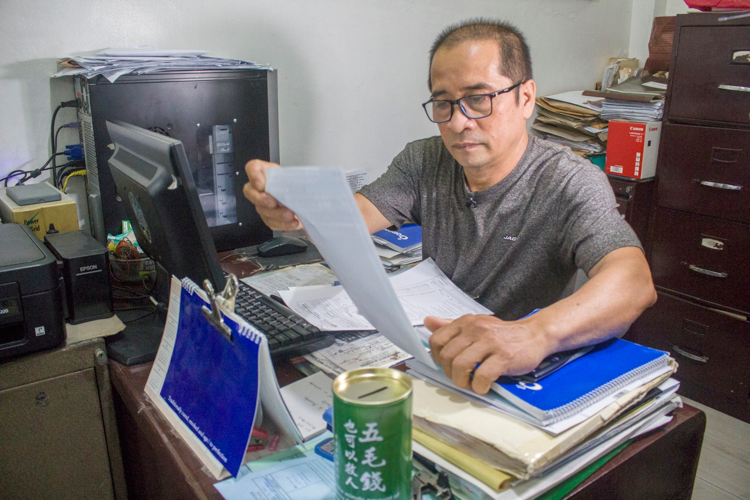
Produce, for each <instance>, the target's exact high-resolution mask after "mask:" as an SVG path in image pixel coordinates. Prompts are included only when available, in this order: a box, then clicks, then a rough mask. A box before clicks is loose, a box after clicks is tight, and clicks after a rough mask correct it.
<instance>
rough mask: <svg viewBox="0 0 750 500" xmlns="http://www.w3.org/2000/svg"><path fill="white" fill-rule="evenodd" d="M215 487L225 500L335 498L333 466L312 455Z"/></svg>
mask: <svg viewBox="0 0 750 500" xmlns="http://www.w3.org/2000/svg"><path fill="white" fill-rule="evenodd" d="M214 487H215V488H216V489H217V490H219V493H221V496H223V497H224V498H225V499H226V500H245V499H251V498H252V499H256V498H263V499H269V500H270V499H273V500H329V499H331V498H335V497H336V482H335V479H334V473H333V462H329V461H328V460H326V459H325V458H323V457H320V456H318V455H315V454H312V455H308V456H306V457H304V458H295V459H292V460H286V461H283V462H279V463H278V464H277V465H274V466H271V467H267V468H265V469H262V470H260V471H258V472H250V473H247V474H245V475H244V476H242V477H241V478H237V479H235V478H231V479H227V480H226V481H222V482H220V483H216V484H215V485H214Z"/></svg>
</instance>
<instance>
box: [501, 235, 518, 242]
mask: <svg viewBox="0 0 750 500" xmlns="http://www.w3.org/2000/svg"><path fill="white" fill-rule="evenodd" d="M503 239H504V240H508V241H516V240H517V239H518V237H517V236H510V235H508V236H503Z"/></svg>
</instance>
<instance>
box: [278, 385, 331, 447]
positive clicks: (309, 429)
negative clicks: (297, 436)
mask: <svg viewBox="0 0 750 500" xmlns="http://www.w3.org/2000/svg"><path fill="white" fill-rule="evenodd" d="M332 383H333V382H332V381H331V379H330V378H329V377H328V375H326V374H325V373H323V372H318V373H316V374H314V375H310V376H309V377H305V378H303V379H301V380H298V381H296V382H294V383H292V384H289V385H287V386H284V387H282V388H281V397H282V398H284V403H286V407H287V408H288V409H289V413H291V414H292V418H293V419H294V423H295V424H297V428H298V429H299V431H300V433H301V434H302V439H304V440H305V441H307V440H308V439H310V438H313V437H315V436H317V435H318V434H320V433H322V432H323V431H324V430H326V422H325V420H323V413H324V412H325V411H326V410H327V409H328V408H330V407H331V406H333V392H332V389H331V384H332Z"/></svg>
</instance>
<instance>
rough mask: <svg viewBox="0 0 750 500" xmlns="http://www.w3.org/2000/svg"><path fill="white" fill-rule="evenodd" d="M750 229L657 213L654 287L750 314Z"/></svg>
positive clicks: (662, 211)
mask: <svg viewBox="0 0 750 500" xmlns="http://www.w3.org/2000/svg"><path fill="white" fill-rule="evenodd" d="M749 254H750V226H746V225H744V224H736V223H730V222H726V221H723V220H720V219H714V218H711V217H704V216H701V215H694V214H688V213H684V212H677V211H674V210H668V209H665V208H661V207H659V208H657V209H656V214H655V217H654V229H653V241H652V243H651V255H650V260H651V272H652V273H653V277H654V284H656V285H658V286H661V287H664V288H668V289H670V290H674V291H677V292H680V293H683V294H686V295H690V296H692V297H696V298H699V299H702V300H705V301H707V302H711V303H714V304H717V305H720V306H725V307H728V308H732V309H735V310H737V311H743V312H750V286H748V283H750V266H748V255H749Z"/></svg>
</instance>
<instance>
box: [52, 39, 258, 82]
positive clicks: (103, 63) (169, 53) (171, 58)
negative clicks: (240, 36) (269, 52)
mask: <svg viewBox="0 0 750 500" xmlns="http://www.w3.org/2000/svg"><path fill="white" fill-rule="evenodd" d="M207 53H208V52H207V51H205V50H159V49H154V48H151V47H134V48H122V49H118V48H113V49H105V50H101V51H98V52H96V53H94V54H86V55H76V56H71V57H65V58H63V59H60V60H59V61H58V64H59V65H60V66H62V69H61V70H60V71H58V72H57V73H55V74H54V75H52V77H53V78H57V77H61V76H73V75H84V76H85V77H87V78H93V77H95V76H97V75H103V76H104V77H105V78H106V79H107V80H109V81H110V82H111V83H114V82H115V81H116V80H117V79H118V78H119V77H121V76H122V75H127V74H135V75H142V74H147V73H169V72H172V71H196V70H226V69H270V66H268V65H267V64H256V63H254V62H248V61H240V60H237V59H224V58H220V57H208V56H206V55H205V54H207Z"/></svg>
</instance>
